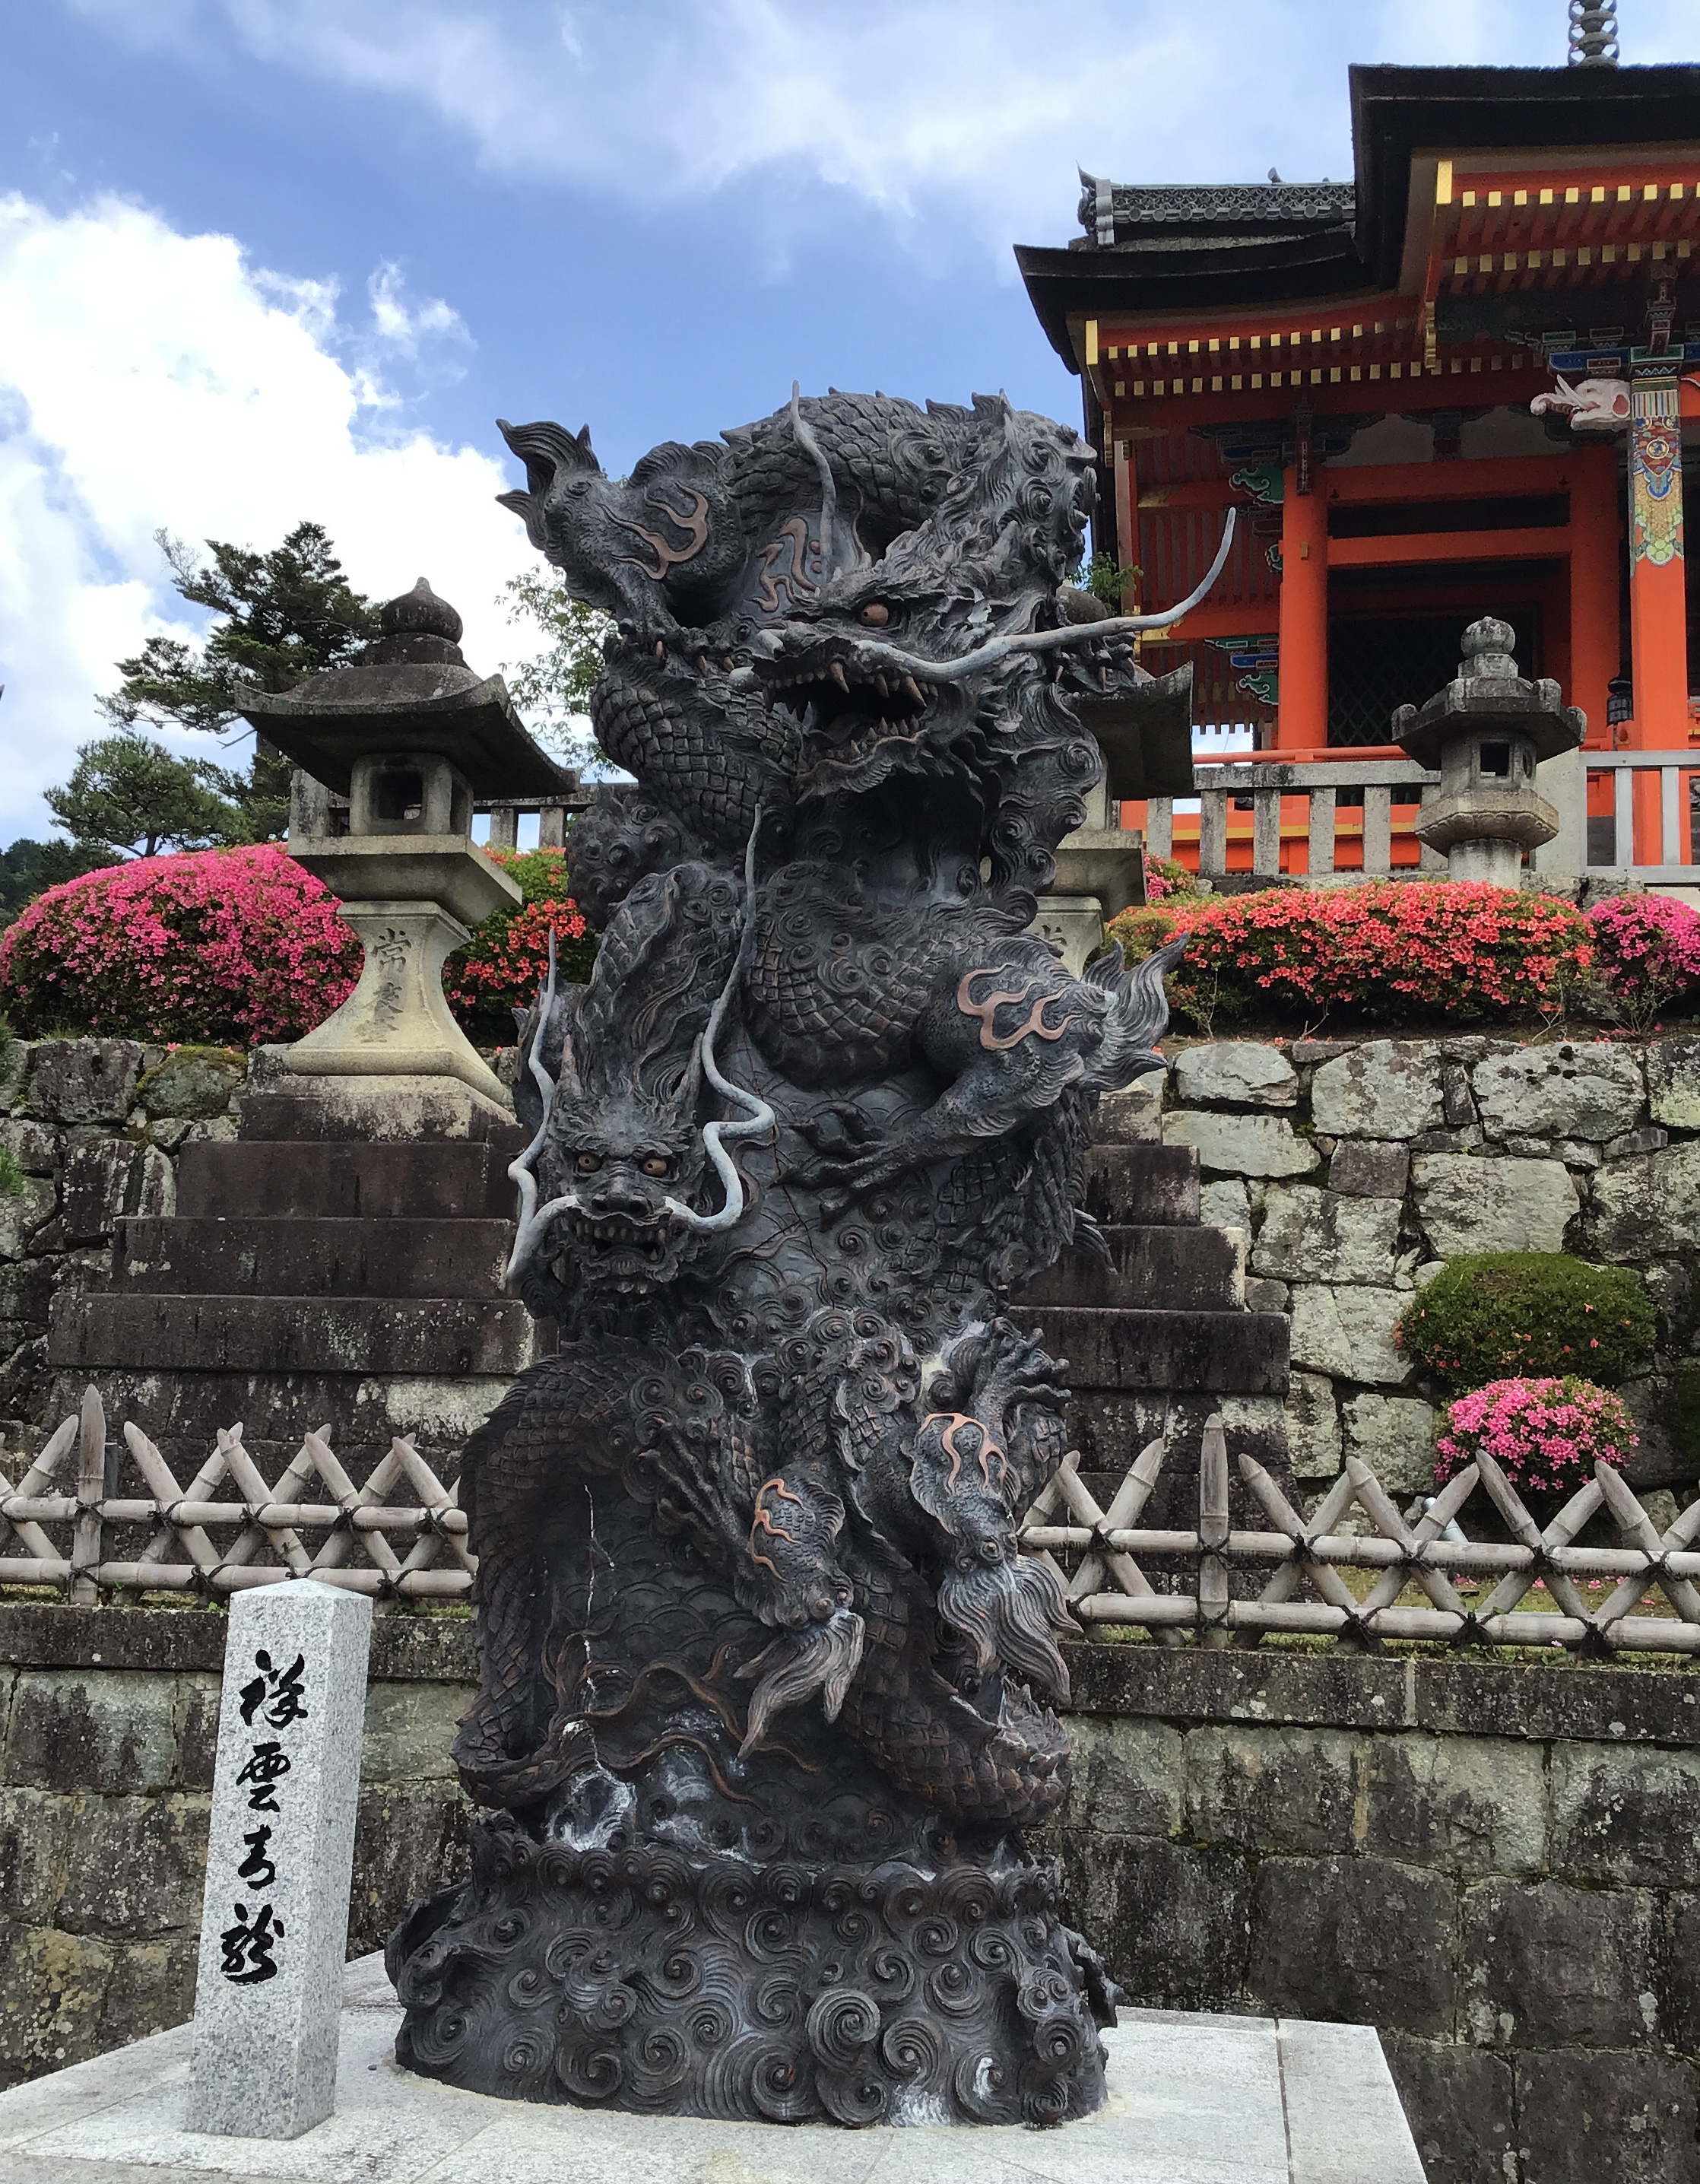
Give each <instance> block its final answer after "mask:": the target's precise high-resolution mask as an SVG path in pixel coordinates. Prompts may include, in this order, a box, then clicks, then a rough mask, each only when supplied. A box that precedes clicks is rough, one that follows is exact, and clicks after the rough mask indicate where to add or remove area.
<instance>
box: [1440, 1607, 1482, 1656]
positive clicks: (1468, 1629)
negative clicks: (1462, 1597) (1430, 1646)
mask: <svg viewBox="0 0 1700 2184" xmlns="http://www.w3.org/2000/svg"><path fill="white" fill-rule="evenodd" d="M1446 1642H1447V1645H1448V1646H1453V1647H1462V1646H1485V1645H1486V1643H1487V1625H1486V1624H1485V1623H1484V1622H1483V1621H1482V1619H1481V1617H1480V1616H1479V1615H1478V1614H1477V1613H1476V1612H1475V1609H1474V1608H1473V1607H1466V1608H1465V1609H1464V1616H1463V1620H1462V1621H1461V1622H1460V1623H1459V1624H1458V1628H1457V1630H1454V1631H1453V1633H1452V1635H1451V1636H1450V1637H1449V1638H1448V1639H1447V1641H1446Z"/></svg>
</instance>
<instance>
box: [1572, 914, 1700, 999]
mask: <svg viewBox="0 0 1700 2184" xmlns="http://www.w3.org/2000/svg"><path fill="white" fill-rule="evenodd" d="M1588 923H1589V925H1590V926H1591V927H1592V928H1593V941H1594V961H1595V964H1596V966H1597V968H1598V971H1599V974H1600V977H1601V978H1602V980H1603V982H1604V983H1605V984H1606V985H1607V986H1608V988H1609V989H1611V991H1612V992H1613V993H1614V994H1618V995H1624V996H1625V997H1628V998H1631V999H1636V998H1645V999H1646V1000H1649V1001H1651V1002H1652V1003H1653V1005H1654V1006H1663V1004H1664V1003H1665V1002H1667V1001H1670V1000H1675V998H1676V997H1677V996H1678V995H1680V994H1681V993H1683V992H1684V991H1685V990H1686V989H1687V988H1688V987H1690V986H1691V985H1692V984H1693V983H1694V982H1695V981H1696V980H1697V979H1700V916H1697V915H1696V914H1695V912H1694V911H1692V910H1690V908H1689V907H1688V905H1687V904H1686V903H1685V902H1674V901H1673V900H1671V899H1670V897H1669V895H1662V894H1619V895H1612V896H1610V897H1609V898H1608V900H1606V901H1604V902H1602V903H1598V904H1597V905H1595V907H1594V908H1593V909H1592V910H1591V911H1589V912H1588Z"/></svg>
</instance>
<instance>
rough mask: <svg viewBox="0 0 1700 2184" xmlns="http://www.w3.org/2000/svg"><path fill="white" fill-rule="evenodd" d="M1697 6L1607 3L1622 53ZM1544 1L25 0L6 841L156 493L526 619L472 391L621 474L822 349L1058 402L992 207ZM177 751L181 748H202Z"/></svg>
mask: <svg viewBox="0 0 1700 2184" xmlns="http://www.w3.org/2000/svg"><path fill="white" fill-rule="evenodd" d="M1689 12H1690V0H1623V5H1622V8H1621V10H1620V14H1621V22H1622V37H1623V45H1624V56H1625V60H1627V61H1637V60H1638V61H1654V60H1661V59H1673V58H1693V57H1695V56H1696V55H1697V54H1700V33H1697V32H1696V31H1693V30H1692V28H1690V27H1689V26H1688V25H1687V24H1686V22H1685V21H1684V20H1683V19H1684V17H1685V16H1686V15H1687V14H1689ZM1564 23H1565V8H1564V0H1470V4H1465V0H1382V4H1373V0H1370V3H1369V4H1365V0H1358V4H1346V0H1192V4H1191V5H1188V6H1186V7H1184V8H1180V7H1176V6H1175V4H1174V0H1164V4H1163V5H1161V6H1158V5H1153V4H1148V3H1147V0H1131V3H1130V0H1124V4H1123V5H1122V6H1121V7H1119V8H1117V9H1115V10H1114V11H1103V12H1098V13H1090V12H1089V13H1082V12H1081V11H1080V10H1078V9H1074V8H1069V9H1064V8H1057V7H1052V6H1045V5H1039V4H1034V0H971V3H970V0H862V4H860V5H858V6H856V7H853V8H852V7H844V6H821V5H819V4H818V0H817V4H815V5H812V6H804V5H800V4H797V0H648V4H647V5H645V6H643V7H642V8H638V7H627V6H621V5H611V4H602V5H597V4H593V0H592V4H581V5H575V6H561V5H547V4H542V0H487V4H484V5H476V4H472V0H405V4H404V0H34V4H32V5H31V6H29V7H15V8H12V9H10V10H8V30H7V54H6V66H5V68H4V70H3V71H0V680H3V681H4V682H5V683H6V685H7V688H6V694H5V698H4V699H3V702H0V755H3V756H4V758H5V760H6V763H5V766H4V767H3V770H0V841H4V840H9V839H10V838H12V837H13V836H14V834H16V833H22V832H33V833H43V832H45V831H46V821H45V814H44V811H43V809H42V805H41V804H40V800H39V793H40V790H41V788H42V786H44V785H45V784H46V783H50V782H53V781H54V780H58V779H63V778H64V775H65V773H66V772H68V771H69V764H70V762H71V757H72V753H73V749H74V746H75V744H76V743H77V742H78V741H79V740H81V739H82V738H86V736H88V735H90V734H92V733H96V732H97V729H98V726H99V723H98V720H97V716H95V715H94V713H93V711H92V705H91V702H90V701H91V699H92V694H93V693H94V692H96V691H97V690H99V689H102V688H109V687H110V686H111V683H112V681H113V679H114V678H113V677H112V674H111V665H110V664H111V662H112V661H113V660H114V659H115V658H117V657H118V656H119V655H120V654H122V653H125V652H128V651H131V650H133V649H136V646H137V645H139V643H141V641H142V638H143V637H144V636H145V635H146V634H147V633H148V632H150V631H154V630H162V629H178V630H181V631H183V632H185V633H192V631H193V627H194V622H193V619H192V617H190V618H186V617H185V616H184V613H183V610H182V609H181V603H179V602H177V601H176V600H175V598H174V596H173V594H172V593H170V590H169V586H168V585H166V584H165V583H164V582H163V581H162V568H161V564H160V562H159V559H158V554H157V551H156V550H155V549H154V548H153V543H152V538H153V532H154V531H155V530H156V529H158V527H159V526H162V525H163V526H164V527H166V528H167V529H169V530H170V531H172V532H175V533H178V534H180V535H183V536H186V537H188V538H201V537H204V536H206V535H208V534H211V535H215V536H221V537H234V538H240V539H242V540H243V541H244V542H245V543H252V544H255V545H260V546H264V545H268V544H270V543H275V539H276V538H278V537H279V536H281V533H282V531H283V530H284V529H285V528H286V526H287V525H288V524H289V523H290V522H292V521H294V520H296V519H297V517H299V516H303V515H313V516H316V517H318V518H319V519H320V520H323V521H325V522H326V523H327V524H328V525H329V526H330V527H331V530H332V532H333V535H334V536H335V537H336V539H337V541H338V543H339V545H340V546H341V547H342V549H343V553H344V558H345V560H346V561H347V565H348V567H349V571H350V574H351V576H352V577H353V579H354V581H355V582H357V583H358V584H359V585H360V586H361V587H362V588H364V589H366V590H369V591H372V592H375V593H388V592H390V591H392V590H395V589H399V588H403V587H404V586H405V585H407V584H409V583H411V582H412V581H413V579H414V577H415V576H417V575H419V573H421V571H424V572H425V573H426V574H428V575H430V576H431V578H432V580H433V582H436V583H437V585H438V586H439V588H441V589H442V590H443V591H444V592H446V593H448V594H449V595H450V596H451V597H453V599H454V600H455V603H456V604H457V605H458V606H459V607H460V608H461V610H462V612H463V613H464V616H466V620H467V624H468V635H467V649H468V653H469V657H470V658H471V659H472V660H473V661H474V664H475V665H476V666H481V667H484V668H486V669H488V668H492V667H494V666H497V665H498V664H499V663H500V662H501V661H502V660H503V659H508V658H513V657H515V656H517V655H519V652H521V651H522V650H523V649H524V639H523V635H522V633H521V632H518V631H515V630H514V629H512V628H510V627H508V625H507V624H506V623H505V621H504V620H503V615H502V613H501V612H500V610H499V609H498V607H497V594H498V593H499V591H500V588H501V584H502V582H503V579H504V577H506V576H507V575H508V574H511V573H512V572H513V571H515V570H516V569H518V568H519V567H521V566H523V565H525V562H526V560H527V556H528V549H526V548H525V543H524V540H523V538H522V537H521V535H520V533H519V529H518V526H517V525H516V524H515V522H514V520H513V519H512V518H511V517H509V516H508V515H506V514H505V512H504V511H503V510H498V509H496V508H495V507H494V506H493V504H492V499H491V496H492V493H494V492H495V491H497V489H499V487H500V486H501V485H502V483H503V482H511V480H509V479H508V478H507V476H506V475H505V474H506V471H507V469H508V466H507V465H506V463H505V458H504V451H503V449H502V447H501V444H500V442H499V439H498V437H497V434H496V432H495V429H494V426H493V423H492V419H493V418H494V417H495V416H496V415H497V414H498V413H499V414H501V415H506V416H510V417H514V418H516V419H524V418H529V417H535V416H540V415H542V416H554V417H558V418H559V419H560V420H561V421H563V422H564V423H566V424H568V425H569V426H572V427H573V428H575V429H576V427H577V426H579V425H580V424H581V423H583V422H584V421H586V420H588V421H589V422H590V423H591V426H592V432H593V436H594V437H595V440H596V443H597V448H598V451H599V453H600V454H602V456H603V460H604V461H605V462H606V463H607V464H608V467H609V468H610V469H611V470H617V471H623V470H625V469H626V468H628V467H629V466H630V465H631V462H632V460H634V459H635V457H636V455H637V454H640V453H641V452H642V450H643V448H645V447H647V446H648V445H650V444H651V443H653V442H654V441H657V440H659V439H664V438H684V439H690V438H695V437H707V436H709V435H712V434H713V433H714V432H717V431H718V430H719V428H720V427H721V426H726V425H731V424H735V423H740V422H742V421H746V420H747V419H748V418H750V417H753V416H757V415H762V414H764V412H766V411H768V410H769V409H773V408H775V406H777V405H778V404H780V403H781V401H783V400H784V399H785V398H786V395H787V394H788V393H789V389H790V386H791V382H792V378H793V377H797V378H800V379H801V380H802V382H803V385H804V387H805V388H820V387H825V385H827V384H828V383H829V382H830V383H832V384H836V385H838V386H841V387H861V386H878V387H883V388H885V389H886V391H887V392H891V393H905V394H909V395H913V396H916V397H922V396H925V395H933V396H936V397H939V398H951V399H961V398H964V397H965V396H966V395H967V394H968V393H969V392H970V391H974V390H986V389H992V388H997V387H1003V388H1005V389H1007V390H1008V393H1010V395H1011V396H1012V397H1013V398H1014V399H1015V400H1017V401H1018V402H1019V403H1021V404H1024V405H1025V406H1030V407H1032V408H1036V409H1047V410H1049V411H1051V412H1052V413H1053V414H1056V415H1063V416H1065V417H1068V418H1070V419H1073V418H1075V417H1076V416H1077V415H1078V406H1079V397H1078V387H1077V385H1076V383H1075V382H1074V381H1073V380H1071V379H1070V378H1069V376H1068V375H1067V373H1066V372H1065V371H1064V370H1063V368H1062V367H1061V365H1059V364H1058V362H1057V360H1056V359H1055V358H1054V357H1053V356H1052V354H1051V353H1050V351H1049V349H1048V348H1047V345H1046V343H1044V341H1043V340H1042V337H1041V336H1040V333H1039V331H1038V328H1037V326H1036V322H1035V321H1034V320H1033V317H1032V315H1031V311H1030V309H1029V308H1028V306H1027V304H1026V300H1025V296H1024V294H1023V292H1022V291H1021V289H1020V287H1019V283H1018V282H1017V281H1015V279H1014V269H1013V265H1012V263H1011V260H1010V254H1009V245H1010V244H1011V243H1012V242H1017V241H1020V242H1062V241H1064V240H1065V239H1066V238H1067V237H1069V235H1070V234H1071V233H1073V232H1074V231H1075V225H1074V206H1075V198H1076V195H1077V185H1076V182H1075V165H1076V164H1077V163H1079V164H1085V165H1086V166H1088V167H1089V168H1093V169H1103V170H1108V171H1110V172H1112V173H1114V175H1117V176H1118V177H1119V178H1123V179H1132V180H1142V181H1181V180H1188V179H1200V180H1232V179H1260V178H1261V177H1262V176H1263V175H1264V174H1265V173H1266V171H1267V170H1268V169H1269V167H1270V166H1272V165H1274V166H1277V167H1279V169H1280V170H1281V172H1282V173H1283V174H1284V175H1288V176H1290V177H1292V178H1295V179H1315V178H1318V177H1319V176H1321V175H1325V174H1326V175H1334V176H1336V177H1337V176H1340V175H1346V174H1349V172H1350V170H1351V153H1350V146H1349V140H1348V131H1347V105H1346V68H1347V64H1348V62H1350V61H1353V60H1366V61H1386V60H1397V61H1408V62H1432V63H1444V62H1498V63H1511V62H1521V63H1541V62H1544V63H1549V64H1555V63H1557V62H1558V61H1559V60H1561V59H1562V58H1563V52H1564ZM201 748H204V746H201Z"/></svg>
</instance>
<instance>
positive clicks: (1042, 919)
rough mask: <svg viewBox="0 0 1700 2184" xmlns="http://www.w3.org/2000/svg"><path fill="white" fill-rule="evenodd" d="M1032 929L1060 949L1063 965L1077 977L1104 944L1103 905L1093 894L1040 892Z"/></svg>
mask: <svg viewBox="0 0 1700 2184" xmlns="http://www.w3.org/2000/svg"><path fill="white" fill-rule="evenodd" d="M1031 929H1032V931H1034V932H1035V933H1037V934H1038V935H1039V937H1040V939H1042V940H1047V941H1049V943H1050V944H1051V945H1052V946H1053V948H1056V949H1058V950H1061V953H1062V961H1063V968H1064V970H1065V971H1069V972H1072V973H1073V975H1074V976H1075V978H1079V977H1080V975H1081V972H1083V971H1084V970H1085V969H1086V961H1087V959H1088V957H1090V956H1092V954H1093V953H1094V951H1095V950H1097V949H1098V948H1100V947H1101V946H1102V945H1103V937H1104V922H1103V904H1102V903H1101V902H1100V901H1099V900H1098V898H1097V896H1096V895H1095V894H1042V895H1041V896H1040V898H1039V914H1038V916H1037V917H1036V918H1035V919H1034V920H1033V924H1032V928H1031Z"/></svg>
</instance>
